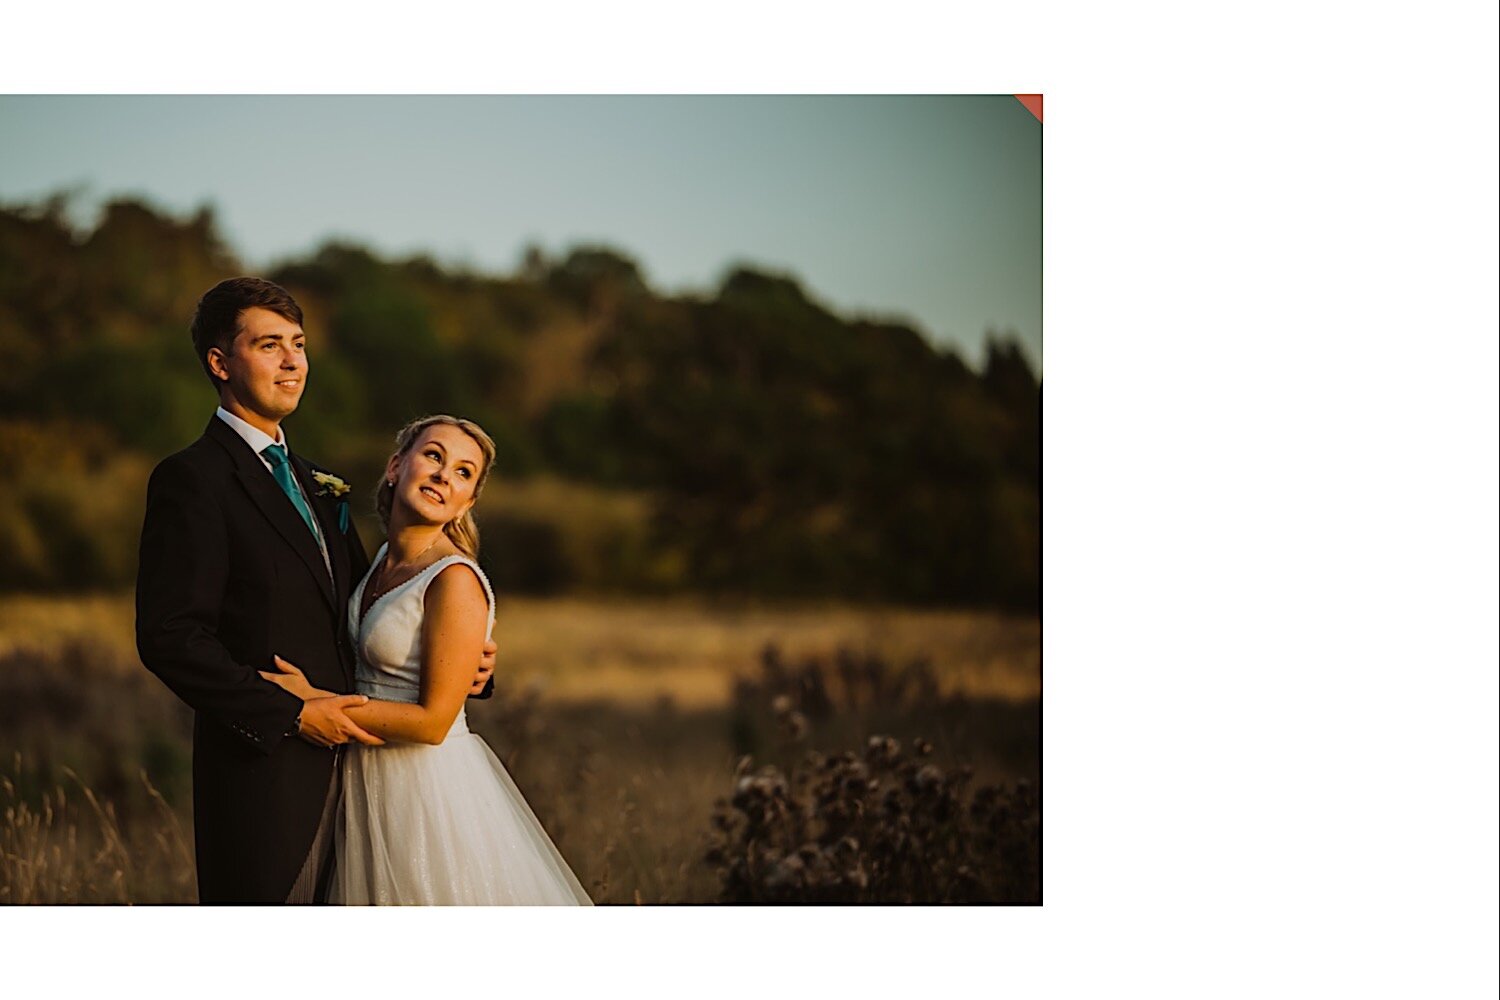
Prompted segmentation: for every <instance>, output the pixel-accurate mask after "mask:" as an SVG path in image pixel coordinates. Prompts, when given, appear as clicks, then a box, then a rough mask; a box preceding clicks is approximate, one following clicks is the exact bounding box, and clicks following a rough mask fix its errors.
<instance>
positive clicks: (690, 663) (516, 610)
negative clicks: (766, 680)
mask: <svg viewBox="0 0 1500 1000" xmlns="http://www.w3.org/2000/svg"><path fill="white" fill-rule="evenodd" d="M134 613H135V612H134V607H133V604H132V599H131V597H130V595H128V594H123V595H113V596H92V597H35V596H7V597H0V654H3V653H5V652H9V651H11V650H14V649H16V648H38V647H42V648H46V647H55V646H59V645H62V644H65V643H67V642H69V641H72V640H80V641H87V642H89V643H90V644H100V645H102V646H103V647H104V649H102V650H101V652H105V653H109V654H112V655H113V657H114V658H117V659H119V660H120V661H121V662H126V663H130V662H134V661H135V645H134V643H135V640H134V633H133V631H132V630H133V621H134ZM495 641H496V642H497V643H498V644H499V646H500V653H499V669H500V671H501V672H502V673H503V674H504V675H505V676H506V677H508V678H511V679H512V680H513V681H514V682H515V683H517V684H520V685H535V686H536V687H537V688H538V689H539V692H540V694H541V696H542V697H543V698H544V699H545V700H547V701H556V702H566V703H578V702H588V701H613V702H617V703H620V704H623V705H634V706H649V705H651V704H654V703H655V702H657V701H658V700H660V699H662V698H671V699H672V700H673V701H675V702H676V704H677V705H679V706H680V707H682V708H712V707H719V706H723V705H725V704H727V703H728V700H729V694H730V691H731V690H732V687H733V684H734V679H735V678H736V677H737V676H743V675H746V674H748V673H751V672H753V671H754V670H755V669H757V666H758V663H759V657H760V652H761V650H762V649H763V648H764V647H765V645H766V644H767V643H770V642H775V643H776V644H777V645H778V646H780V648H781V650H782V653H783V654H784V655H785V656H786V657H787V658H788V659H794V660H795V659H798V658H801V657H803V656H815V655H816V656H828V655H830V654H832V653H833V652H834V651H835V650H836V649H838V648H839V647H841V646H845V647H848V648H850V649H851V650H853V651H855V652H859V653H862V652H866V651H879V653H880V654H881V655H882V656H883V657H884V658H886V659H887V660H890V661H893V662H896V663H898V664H899V663H905V662H908V661H910V660H912V659H915V658H917V657H920V656H926V657H930V658H931V659H932V662H933V665H934V667H935V668H936V670H937V673H938V678H939V683H940V684H941V686H942V689H943V691H944V693H950V692H951V693H962V694H967V695H970V696H974V697H991V698H1001V699H1004V700H1007V701H1025V700H1029V699H1031V698H1036V697H1039V696H1040V694H1041V623H1040V622H1039V621H1037V620H1036V619H1034V618H1006V617H1002V616H1000V615H995V614H986V613H983V612H976V611H941V610H922V609H913V608H900V607H863V606H855V605H837V604H830V605H824V606H816V605H795V606H772V605H751V604H744V605H730V604H723V603H718V604H716V603H711V602H707V601H703V600H698V599H692V598H682V599H652V600H635V599H632V600H600V599H587V598H555V599H536V598H520V597H502V598H501V601H500V605H499V608H498V610H497V614H496V622H495Z"/></svg>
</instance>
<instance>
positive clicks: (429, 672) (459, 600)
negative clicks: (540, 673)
mask: <svg viewBox="0 0 1500 1000" xmlns="http://www.w3.org/2000/svg"><path fill="white" fill-rule="evenodd" d="M489 612H490V606H489V599H488V598H487V597H486V596H485V592H484V586H483V585H482V584H481V583H480V582H479V577H477V576H475V575H474V571H473V570H472V569H470V568H469V567H468V566H467V565H465V564H464V563H456V564H454V565H452V566H449V567H448V568H446V569H444V570H443V571H442V572H440V573H438V575H437V577H436V578H435V579H433V581H432V583H431V584H430V585H429V586H428V588H427V595H426V602H425V607H424V611H423V617H422V689H421V701H420V702H418V703H417V704H415V705H409V704H405V703H403V702H397V701H378V700H372V701H370V702H367V703H366V704H364V705H359V706H354V707H350V708H348V709H347V710H346V711H347V712H348V715H349V718H350V719H352V720H354V722H356V723H357V724H358V725H359V726H361V727H362V728H364V729H366V730H368V731H369V732H372V733H374V734H375V735H376V736H383V737H385V738H386V739H388V740H404V741H406V742H409V743H431V744H438V743H441V742H443V738H444V737H445V736H447V735H448V730H449V729H450V728H452V726H453V720H454V719H456V718H458V712H459V710H460V709H461V708H463V705H464V699H465V698H467V697H468V696H469V687H470V685H471V684H472V683H473V681H474V664H475V663H476V662H478V660H479V656H480V653H481V652H482V651H483V649H484V643H485V640H486V639H487V638H489V636H488V635H487V634H486V633H487V632H488V629H489Z"/></svg>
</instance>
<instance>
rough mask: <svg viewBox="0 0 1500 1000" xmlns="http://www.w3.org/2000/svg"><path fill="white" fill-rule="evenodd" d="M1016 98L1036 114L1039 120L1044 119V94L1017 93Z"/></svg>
mask: <svg viewBox="0 0 1500 1000" xmlns="http://www.w3.org/2000/svg"><path fill="white" fill-rule="evenodd" d="M1015 98H1016V100H1018V101H1020V102H1021V104H1022V105H1023V106H1024V107H1025V108H1026V110H1027V111H1030V112H1031V113H1032V114H1033V115H1035V116H1036V120H1037V121H1041V120H1042V95H1041V94H1016V95H1015Z"/></svg>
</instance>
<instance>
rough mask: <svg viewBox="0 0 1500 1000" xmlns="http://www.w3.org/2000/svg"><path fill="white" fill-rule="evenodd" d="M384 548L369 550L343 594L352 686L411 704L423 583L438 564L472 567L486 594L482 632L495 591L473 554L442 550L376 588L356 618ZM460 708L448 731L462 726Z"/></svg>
mask: <svg viewBox="0 0 1500 1000" xmlns="http://www.w3.org/2000/svg"><path fill="white" fill-rule="evenodd" d="M385 550H386V546H385V545H382V546H381V547H380V551H379V552H377V553H375V559H374V560H373V561H372V562H371V563H370V569H369V571H368V572H367V573H365V577H364V579H363V580H361V581H359V586H358V587H356V588H355V590H354V593H353V595H351V596H350V598H349V634H350V635H352V636H354V637H355V642H354V648H355V652H356V653H357V654H358V662H357V664H356V667H355V683H356V689H357V690H358V692H359V693H360V694H364V695H369V696H370V697H371V698H379V699H381V700H384V701H400V702H406V703H408V704H416V703H417V702H418V701H420V700H421V690H422V688H421V685H422V620H423V616H424V614H425V612H426V603H427V601H426V598H427V588H428V587H429V586H430V585H431V584H432V581H433V580H435V579H437V575H438V574H439V573H441V572H442V571H443V569H444V568H446V567H448V566H452V565H453V564H454V563H463V564H464V565H466V566H468V567H469V568H470V569H472V570H473V571H474V575H475V576H477V577H479V582H480V584H481V585H483V587H484V593H485V596H486V597H487V598H488V600H489V620H488V623H487V624H486V626H485V635H489V634H490V632H491V631H492V630H493V629H494V627H495V592H494V590H493V589H491V587H490V581H489V579H488V578H486V577H485V575H484V572H483V571H482V570H481V569H480V568H479V566H478V564H476V563H475V562H474V560H472V559H469V558H468V557H467V556H461V555H451V556H445V557H443V558H442V559H439V560H438V561H437V562H434V563H433V564H432V565H430V566H427V567H424V568H423V569H422V570H421V572H419V573H417V574H416V575H415V576H413V577H412V578H411V579H409V580H406V581H404V582H403V583H400V584H398V585H397V586H395V587H392V588H391V589H390V590H389V591H387V592H386V593H384V594H381V595H380V596H379V597H377V598H376V599H375V602H374V603H373V604H371V605H370V610H369V611H367V612H365V616H364V618H363V619H361V618H360V617H359V608H360V605H361V604H362V603H364V596H365V588H366V587H367V586H369V583H370V578H371V577H373V576H374V575H375V570H376V567H378V566H379V565H380V563H381V560H383V559H384V558H385ZM464 714H465V713H464V710H463V709H462V708H460V709H459V712H458V717H457V718H456V719H454V720H453V728H452V729H450V730H449V735H456V734H458V733H464V732H468V723H467V721H466V720H465V717H464Z"/></svg>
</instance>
